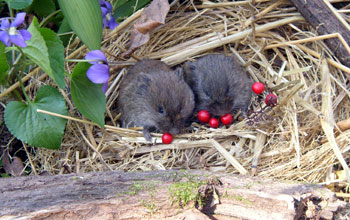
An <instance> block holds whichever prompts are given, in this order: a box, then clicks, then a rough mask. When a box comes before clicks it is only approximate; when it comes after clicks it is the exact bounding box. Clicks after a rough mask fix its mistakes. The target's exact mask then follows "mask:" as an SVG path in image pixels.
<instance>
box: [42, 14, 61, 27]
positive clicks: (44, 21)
mask: <svg viewBox="0 0 350 220" xmlns="http://www.w3.org/2000/svg"><path fill="white" fill-rule="evenodd" d="M59 12H61V10H57V11H55V12H52V13H51V14H49V15H48V16H46V18H44V19H43V20H42V21H41V22H40V24H39V26H40V27H43V26H44V24H45V23H46V22H47V21H48V20H49V19H50V18H52V17H53V16H55V15H57V14H58V13H59Z"/></svg>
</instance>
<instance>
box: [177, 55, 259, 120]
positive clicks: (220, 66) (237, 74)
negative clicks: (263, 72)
mask: <svg viewBox="0 0 350 220" xmlns="http://www.w3.org/2000/svg"><path fill="white" fill-rule="evenodd" d="M184 71H185V80H186V82H187V83H188V84H189V85H190V87H191V88H192V90H193V93H194V95H195V100H196V111H199V110H207V111H209V112H210V113H211V114H213V115H215V116H222V115H225V114H227V113H234V112H236V111H238V110H241V111H242V112H246V111H247V110H248V107H249V104H250V100H251V97H252V89H251V87H252V84H253V81H252V80H251V79H250V77H249V76H248V74H247V72H246V71H245V70H244V69H243V67H242V66H241V64H240V63H239V62H238V61H236V60H235V59H234V58H233V57H229V56H225V55H221V54H220V55H219V54H211V55H206V56H204V57H201V58H199V59H198V60H196V61H195V62H186V63H185V65H184Z"/></svg>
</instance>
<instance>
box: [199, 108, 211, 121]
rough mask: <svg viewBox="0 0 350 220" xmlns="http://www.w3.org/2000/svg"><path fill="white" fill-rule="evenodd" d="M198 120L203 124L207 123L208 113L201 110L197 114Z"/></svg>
mask: <svg viewBox="0 0 350 220" xmlns="http://www.w3.org/2000/svg"><path fill="white" fill-rule="evenodd" d="M197 117H198V120H199V121H201V122H203V123H207V122H208V121H209V119H210V113H209V112H208V111H206V110H201V111H199V112H198V115H197Z"/></svg>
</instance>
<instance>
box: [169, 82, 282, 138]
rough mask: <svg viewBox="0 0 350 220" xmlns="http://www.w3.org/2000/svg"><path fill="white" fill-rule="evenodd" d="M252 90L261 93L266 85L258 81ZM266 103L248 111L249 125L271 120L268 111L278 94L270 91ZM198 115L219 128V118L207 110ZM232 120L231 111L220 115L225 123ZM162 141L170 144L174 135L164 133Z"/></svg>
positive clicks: (201, 119)
mask: <svg viewBox="0 0 350 220" xmlns="http://www.w3.org/2000/svg"><path fill="white" fill-rule="evenodd" d="M252 90H253V92H254V93H255V94H257V95H261V94H262V93H263V92H264V90H265V86H264V84H262V83H260V82H256V83H254V84H253V85H252ZM259 104H260V102H259ZM265 104H266V106H264V107H261V108H260V110H258V111H256V112H255V111H248V113H247V119H248V122H247V123H248V125H254V124H255V123H257V122H259V121H262V120H270V119H271V116H269V115H268V114H266V112H267V111H269V110H271V109H272V108H273V107H274V106H275V105H277V96H276V95H275V94H272V93H269V94H268V95H267V96H266V98H265ZM197 117H198V120H199V121H201V122H203V123H208V122H209V125H210V127H212V128H218V127H219V125H220V122H219V120H218V119H216V118H214V117H211V115H210V113H209V112H208V111H207V110H201V111H199V112H198V114H197ZM232 120H233V118H232V115H231V114H229V113H228V114H226V115H224V116H221V117H220V121H221V123H222V124H224V125H230V124H231V123H232ZM162 141H163V144H170V143H171V142H172V141H173V136H172V135H171V134H170V133H164V134H163V136H162Z"/></svg>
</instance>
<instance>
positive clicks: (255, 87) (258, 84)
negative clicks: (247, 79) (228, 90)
mask: <svg viewBox="0 0 350 220" xmlns="http://www.w3.org/2000/svg"><path fill="white" fill-rule="evenodd" d="M252 90H253V92H255V93H256V94H258V95H259V94H261V93H262V92H263V91H264V90H265V86H264V84H262V83H261V82H256V83H254V84H253V85H252Z"/></svg>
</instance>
